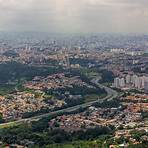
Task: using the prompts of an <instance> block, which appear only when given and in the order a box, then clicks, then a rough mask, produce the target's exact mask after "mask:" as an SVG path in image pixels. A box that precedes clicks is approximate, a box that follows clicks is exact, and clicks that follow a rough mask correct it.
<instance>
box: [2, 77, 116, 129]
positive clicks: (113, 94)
mask: <svg viewBox="0 0 148 148" xmlns="http://www.w3.org/2000/svg"><path fill="white" fill-rule="evenodd" d="M98 81H99V79H93V80H92V81H91V82H92V83H94V84H96V85H97V86H98V87H100V88H104V89H105V90H106V92H107V96H106V97H104V98H102V99H98V100H95V101H91V102H87V103H84V104H80V105H76V106H73V107H68V108H65V109H61V110H58V111H53V112H49V113H45V114H42V115H37V116H34V117H30V118H25V119H20V120H17V121H13V122H8V123H3V124H0V128H2V127H9V126H12V125H15V124H20V123H23V122H30V121H37V120H39V119H41V118H43V117H48V116H50V115H55V114H59V113H64V112H72V111H74V110H77V109H79V108H85V107H89V106H91V105H93V104H94V103H97V102H100V103H102V102H103V101H107V100H108V101H110V100H112V99H114V98H116V97H118V93H117V92H116V91H115V90H113V89H111V88H109V87H107V86H104V85H102V84H100V83H98Z"/></svg>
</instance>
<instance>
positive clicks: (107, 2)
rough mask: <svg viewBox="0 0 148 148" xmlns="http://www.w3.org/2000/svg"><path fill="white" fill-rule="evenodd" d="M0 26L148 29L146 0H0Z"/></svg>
mask: <svg viewBox="0 0 148 148" xmlns="http://www.w3.org/2000/svg"><path fill="white" fill-rule="evenodd" d="M0 30H4V31H38V32H40V31H42V32H43V31H49V32H59V33H67V32H70V33H79V32H86V33H87V32H140V33H148V0H0Z"/></svg>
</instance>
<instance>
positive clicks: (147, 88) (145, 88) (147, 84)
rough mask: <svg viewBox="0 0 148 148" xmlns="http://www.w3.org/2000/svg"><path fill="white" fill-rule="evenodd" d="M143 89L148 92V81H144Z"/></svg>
mask: <svg viewBox="0 0 148 148" xmlns="http://www.w3.org/2000/svg"><path fill="white" fill-rule="evenodd" d="M144 91H145V93H148V81H145V83H144Z"/></svg>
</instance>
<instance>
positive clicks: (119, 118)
mask: <svg viewBox="0 0 148 148" xmlns="http://www.w3.org/2000/svg"><path fill="white" fill-rule="evenodd" d="M13 35H14V36H13V37H11V38H10V37H9V36H7V37H5V38H4V39H2V37H1V40H0V71H1V73H0V122H1V124H0V144H1V147H16V148H21V147H22V148H28V147H29V148H30V147H76V145H81V146H82V147H87V145H90V147H110V148H114V147H136V146H137V147H138V146H140V145H141V146H142V147H145V145H147V142H148V120H147V119H148V66H147V65H148V50H147V49H148V45H147V41H148V36H146V35H106V34H105V35H104V34H102V35H92V36H90V35H86V36H73V37H71V36H69V37H68V36H66V35H61V37H59V36H58V37H56V36H55V37H54V38H52V37H50V36H48V37H47V38H46V39H45V38H40V37H41V36H40V37H38V36H36V35H34V34H33V35H34V36H33V35H32V37H31V39H30V38H27V37H28V36H30V35H31V34H24V36H23V39H22V38H21V37H20V38H18V39H17V37H16V36H18V34H13ZM14 39H16V40H14ZM117 39H118V43H116V40H117ZM135 40H136V42H135ZM8 41H9V42H8ZM132 43H133V44H132ZM23 131H25V132H23ZM47 139H48V140H47Z"/></svg>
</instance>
